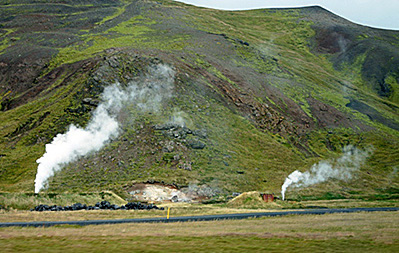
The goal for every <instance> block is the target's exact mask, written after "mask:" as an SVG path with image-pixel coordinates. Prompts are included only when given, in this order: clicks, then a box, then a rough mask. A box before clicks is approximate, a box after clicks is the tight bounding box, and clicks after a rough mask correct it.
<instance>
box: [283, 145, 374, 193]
mask: <svg viewBox="0 0 399 253" xmlns="http://www.w3.org/2000/svg"><path fill="white" fill-rule="evenodd" d="M369 154H370V151H366V150H360V149H358V148H356V147H353V146H346V147H345V148H344V149H343V154H342V156H341V157H340V158H338V159H336V160H334V161H332V162H327V161H322V162H319V163H317V164H314V165H313V166H312V168H310V171H306V172H304V173H302V172H300V171H298V170H296V171H294V172H292V173H291V174H290V175H289V176H288V177H287V178H286V179H285V181H284V184H283V186H282V187H281V195H282V198H283V200H284V199H285V192H286V190H287V188H288V187H290V186H291V187H296V188H298V187H307V186H310V185H313V184H317V183H322V182H325V181H327V180H329V179H339V180H349V179H351V178H352V176H353V173H354V172H355V171H357V170H359V168H360V167H361V166H362V164H363V163H364V162H365V160H366V158H367V157H368V156H369Z"/></svg>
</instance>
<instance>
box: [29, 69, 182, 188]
mask: <svg viewBox="0 0 399 253" xmlns="http://www.w3.org/2000/svg"><path fill="white" fill-rule="evenodd" d="M173 78H174V72H173V70H172V69H171V68H170V67H168V66H165V65H158V66H156V67H152V68H150V69H149V74H148V75H147V76H146V77H145V78H144V80H143V81H142V82H130V83H128V85H127V86H126V87H122V85H121V84H119V83H115V84H113V85H111V86H109V87H106V88H105V89H104V92H103V94H102V96H101V98H102V101H103V102H102V103H101V104H100V105H99V106H98V107H97V108H96V110H95V111H94V113H93V116H92V119H91V120H90V122H89V123H88V125H87V126H86V128H80V127H77V126H74V125H71V126H70V127H69V129H68V131H67V132H66V133H64V134H58V135H57V136H56V137H54V139H53V141H52V142H51V143H50V144H47V145H46V152H45V154H44V155H43V156H42V157H41V158H39V159H38V160H37V161H36V162H37V163H38V164H39V166H38V168H37V174H36V179H35V193H38V192H39V191H40V190H42V189H43V188H44V187H45V186H46V182H47V180H48V179H49V178H50V177H51V176H53V175H54V173H55V172H56V171H59V170H61V169H62V167H63V166H65V165H66V164H67V163H70V162H73V161H76V160H77V159H78V158H79V157H82V156H85V155H87V154H89V153H90V152H95V151H99V150H100V149H101V148H102V147H103V146H104V145H105V144H106V143H107V142H108V141H109V140H111V139H113V138H115V137H117V136H118V133H119V131H120V126H119V122H118V121H117V116H118V114H119V112H120V111H121V109H122V108H123V107H125V106H126V105H131V104H135V106H137V107H138V108H139V109H140V110H143V111H157V110H158V109H159V107H160V105H161V102H162V100H163V99H165V98H168V97H170V96H172V89H173Z"/></svg>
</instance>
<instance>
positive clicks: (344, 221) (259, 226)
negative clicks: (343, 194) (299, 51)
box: [0, 212, 399, 252]
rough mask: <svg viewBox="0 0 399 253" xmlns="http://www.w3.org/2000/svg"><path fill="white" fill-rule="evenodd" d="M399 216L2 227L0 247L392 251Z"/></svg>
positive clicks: (396, 246) (397, 245) (398, 245)
mask: <svg viewBox="0 0 399 253" xmlns="http://www.w3.org/2000/svg"><path fill="white" fill-rule="evenodd" d="M398 214H399V212H377V213H350V214H326V215H301V216H285V217H274V218H262V219H248V220H223V221H209V222H186V223H159V224H119V225H99V226H85V227H71V226H64V227H49V228H1V229H0V245H1V246H2V250H4V251H3V252H7V251H8V250H10V251H13V250H21V249H27V250H28V251H29V250H30V251H35V250H40V249H43V250H44V249H46V250H47V251H57V250H61V249H62V250H65V251H67V252H68V251H74V250H88V251H89V252H90V251H91V252H92V251H103V250H111V249H134V250H136V251H151V252H157V251H174V252H178V251H186V250H190V249H191V251H206V250H211V251H226V252H231V251H235V252H238V251H246V250H254V251H263V250H273V251H277V252H284V251H299V252H303V251H306V250H309V249H312V250H313V251H317V252H321V251H324V252H332V251H340V252H354V251H355V252H356V251H364V250H368V251H369V252H371V251H372V252H376V251H378V252H395V251H396V252H397V250H399V215H398ZM25 244H29V246H26V247H25V246H24V245H25ZM370 250H371V251H370Z"/></svg>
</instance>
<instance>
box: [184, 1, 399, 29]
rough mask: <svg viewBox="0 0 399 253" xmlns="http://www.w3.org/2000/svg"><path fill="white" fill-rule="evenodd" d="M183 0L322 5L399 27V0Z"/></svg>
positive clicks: (234, 6) (236, 6) (247, 5)
mask: <svg viewBox="0 0 399 253" xmlns="http://www.w3.org/2000/svg"><path fill="white" fill-rule="evenodd" d="M179 2H184V3H188V4H194V5H197V6H202V7H208V8H215V9H223V10H247V9H258V8H273V7H302V6H310V5H320V6H322V7H324V8H326V9H328V10H330V11H331V12H333V13H335V14H337V15H339V16H341V17H344V18H346V19H349V20H350V21H352V22H355V23H358V24H362V25H366V26H371V27H376V28H383V29H391V30H399V0H179Z"/></svg>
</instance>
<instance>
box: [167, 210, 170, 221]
mask: <svg viewBox="0 0 399 253" xmlns="http://www.w3.org/2000/svg"><path fill="white" fill-rule="evenodd" d="M169 213H170V207H168V214H167V215H166V219H167V220H169Z"/></svg>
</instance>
